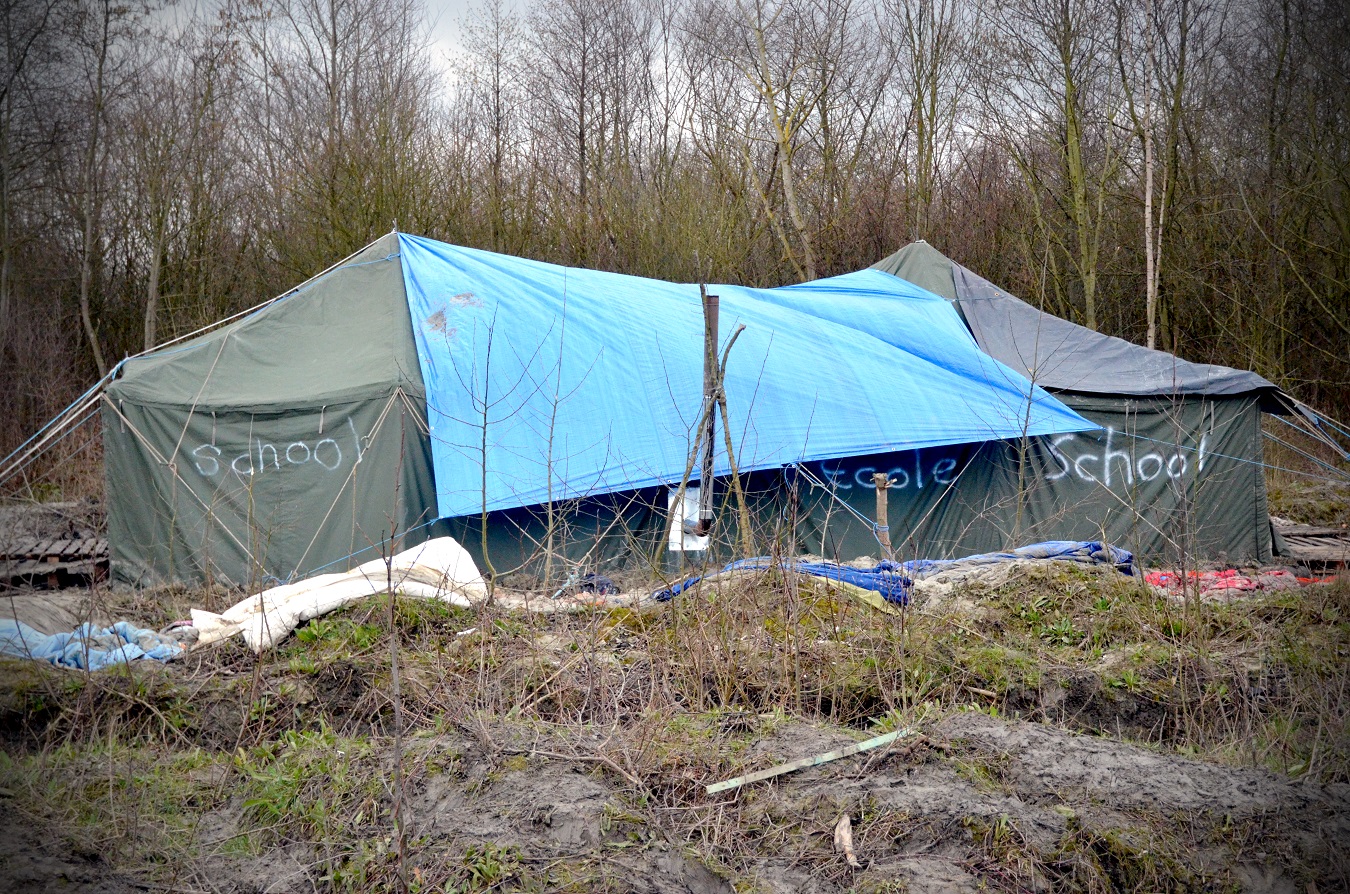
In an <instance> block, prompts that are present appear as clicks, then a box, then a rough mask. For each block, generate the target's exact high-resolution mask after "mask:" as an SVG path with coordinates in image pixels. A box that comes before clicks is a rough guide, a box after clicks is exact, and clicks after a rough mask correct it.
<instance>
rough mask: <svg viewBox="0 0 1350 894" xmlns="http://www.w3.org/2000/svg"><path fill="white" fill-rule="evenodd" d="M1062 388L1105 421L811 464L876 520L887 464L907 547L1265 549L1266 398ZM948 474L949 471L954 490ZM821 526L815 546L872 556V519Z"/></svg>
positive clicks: (897, 536) (819, 514)
mask: <svg viewBox="0 0 1350 894" xmlns="http://www.w3.org/2000/svg"><path fill="white" fill-rule="evenodd" d="M1061 397H1062V398H1063V399H1064V400H1065V402H1066V403H1067V404H1069V405H1070V406H1071V407H1073V408H1074V409H1075V410H1077V411H1078V412H1079V413H1081V414H1082V415H1083V416H1085V417H1087V418H1088V419H1091V420H1092V421H1094V422H1097V423H1098V424H1100V425H1101V426H1103V430H1102V431H1099V432H1088V433H1080V434H1075V435H1059V436H1055V437H1053V438H1031V439H1028V440H1027V441H1026V442H1025V443H1018V442H1015V441H1002V442H989V443H986V444H983V445H979V446H978V447H977V448H966V449H964V450H947V451H922V452H919V453H914V452H910V453H905V454H887V455H883V456H877V457H867V458H862V459H858V460H849V461H842V462H835V463H828V462H827V463H819V464H813V465H812V466H811V467H809V468H810V469H811V471H813V472H815V473H816V475H818V476H819V477H820V478H821V479H822V480H823V481H825V482H826V483H829V484H831V485H832V486H833V487H834V489H835V492H836V493H837V494H838V496H839V497H840V498H841V499H844V500H846V501H847V502H848V503H849V504H850V505H852V506H854V507H855V508H856V509H857V510H858V511H860V512H861V513H863V514H864V515H866V516H868V517H872V516H873V515H874V513H875V507H876V491H875V489H874V488H873V487H872V484H871V475H872V473H873V472H874V471H889V472H890V473H891V476H892V478H895V479H896V480H897V485H895V486H892V488H891V489H890V493H889V494H888V506H889V520H890V528H891V539H892V542H893V543H894V544H895V546H896V549H897V552H898V553H900V554H901V555H902V556H903V557H905V558H913V557H923V558H939V557H954V556H959V555H969V554H973V553H980V552H987V551H991V550H1000V549H1005V548H1008V547H1010V546H1015V545H1021V544H1025V543H1030V542H1035V541H1041V540H1092V539H1101V540H1105V541H1108V542H1110V543H1112V544H1115V545H1117V546H1123V547H1125V548H1127V549H1130V550H1131V551H1133V552H1135V553H1136V554H1137V555H1139V556H1141V557H1143V558H1145V559H1147V560H1150V561H1155V562H1177V561H1183V560H1194V559H1195V558H1197V557H1205V558H1214V559H1219V558H1227V559H1228V560H1231V561H1239V560H1255V561H1268V560H1269V559H1270V557H1271V540H1270V525H1269V523H1268V522H1267V516H1266V493H1265V479H1264V476H1263V474H1262V466H1261V450H1260V448H1261V442H1260V429H1259V423H1260V411H1259V408H1258V403H1257V402H1258V399H1259V398H1258V396H1257V395H1247V396H1241V397H1233V398H1214V399H1211V398H1203V399H1202V398H1186V399H1183V400H1178V401H1171V400H1161V399H1141V400H1131V399H1123V398H1103V397H1095V396H1083V395H1061ZM967 463H968V465H967ZM944 480H947V481H953V482H954V483H952V484H951V485H950V491H949V492H946V493H945V494H944V490H946V486H945V485H943V484H942V482H943V481H944ZM808 493H809V495H808V497H807V499H808V500H809V501H810V506H809V514H810V516H811V518H812V519H813V520H815V522H816V523H817V524H820V523H821V522H823V521H824V520H825V518H826V513H827V512H828V511H829V508H828V504H829V503H830V502H831V501H830V500H828V499H827V498H826V495H825V494H824V493H822V492H821V491H820V489H819V488H811V489H810V491H809V492H808ZM940 497H941V499H939V498H940ZM935 506H936V508H934V507H935ZM921 522H922V523H921ZM822 527H823V534H824V536H822V537H821V538H820V539H819V540H817V541H816V542H815V543H811V542H809V541H808V543H807V544H806V546H807V547H808V548H809V549H811V550H812V551H815V552H820V553H822V554H824V555H827V556H830V557H838V558H840V559H849V558H852V557H854V556H857V555H876V554H877V543H876V540H875V538H874V537H873V535H872V533H871V530H870V528H869V527H868V526H867V525H864V524H862V523H861V522H858V521H857V520H855V519H853V518H851V517H850V516H848V515H847V514H846V513H843V512H840V511H838V510H837V509H836V510H835V511H834V513H833V517H832V518H830V519H829V522H828V525H822Z"/></svg>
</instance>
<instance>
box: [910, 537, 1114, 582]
mask: <svg viewBox="0 0 1350 894" xmlns="http://www.w3.org/2000/svg"><path fill="white" fill-rule="evenodd" d="M1018 559H1055V560H1057V561H1061V562H1078V563H1080V564H1083V565H1113V566H1115V568H1116V570H1117V571H1120V572H1122V573H1124V574H1131V575H1132V574H1134V554H1133V553H1131V552H1130V551H1129V550H1124V549H1121V548H1120V547H1118V546H1111V545H1109V544H1105V543H1102V542H1101V541H1100V540H1047V541H1045V542H1044V543H1033V544H1030V545H1029V546H1019V547H1018V548H1017V549H1014V550H1012V551H1010V552H1006V553H981V554H980V555H978V556H967V557H965V558H964V559H915V560H914V561H912V562H903V563H901V564H902V565H903V567H904V569H905V571H906V572H907V573H908V574H909V575H910V576H911V577H913V578H914V579H915V580H923V579H924V578H926V577H931V576H932V575H934V574H938V573H940V572H943V571H947V570H949V569H950V568H952V567H953V566H955V565H964V566H971V565H995V564H998V563H999V562H1011V561H1015V560H1018Z"/></svg>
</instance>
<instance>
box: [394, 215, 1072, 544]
mask: <svg viewBox="0 0 1350 894" xmlns="http://www.w3.org/2000/svg"><path fill="white" fill-rule="evenodd" d="M399 247H400V248H399V250H400V254H401V256H402V261H403V274H404V280H405V288H406V292H407V296H408V304H409V308H410V310H411V314H412V319H413V321H414V326H413V330H414V333H415V336H416V339H417V347H418V356H419V358H420V360H421V364H422V376H423V380H424V381H425V382H426V391H427V412H428V421H429V424H430V427H431V440H432V456H433V460H434V462H435V469H436V482H437V497H438V503H439V510H440V515H441V516H443V517H450V516H459V515H465V514H470V513H477V512H479V511H482V510H483V509H484V508H486V509H489V510H492V509H504V508H510V507H512V506H525V505H532V504H537V503H542V502H545V501H548V500H560V499H569V498H574V497H580V496H587V495H593V494H598V493H605V492H612V491H620V490H629V489H633V488H639V487H645V486H650V485H655V484H676V483H678V482H679V481H680V478H681V476H682V475H683V474H684V471H685V468H686V465H687V463H688V457H689V454H690V441H691V437H692V433H693V429H694V428H695V426H696V424H697V419H698V415H699V412H700V407H701V404H702V399H703V382H702V368H703V316H702V309H701V303H700V298H699V288H698V286H697V285H687V284H686V285H681V284H676V283H668V282H661V281H657V280H650V279H641V278H638V277H633V276H623V275H620V274H615V273H604V272H599V271H594V270H581V269H573V268H566V267H560V266H557V265H554V264H545V263H540V262H537V261H529V260H524V259H521V258H513V257H507V256H504V255H498V254H493V253H491V252H485V251H478V250H474V249H467V248H459V247H455V246H451V245H446V244H444V243H440V242H434V241H432V240H429V239H421V238H418V237H414V236H408V235H400V236H399ZM709 291H710V292H713V293H715V294H717V295H718V296H719V297H720V299H721V327H720V328H721V335H722V340H723V343H725V340H726V339H727V338H728V337H729V336H730V335H731V334H732V333H733V332H734V331H735V330H736V327H737V326H738V325H741V324H743V325H744V326H745V330H744V332H743V333H742V334H741V335H740V337H739V340H738V341H737V342H736V344H735V347H734V349H733V350H732V351H731V353H730V359H729V363H728V368H727V376H726V382H725V390H726V394H727V400H728V410H729V413H730V419H731V425H730V428H731V435H732V440H733V443H734V444H735V449H736V462H737V466H738V468H739V469H740V470H742V471H750V470H754V469H765V468H776V467H779V466H782V465H784V464H787V463H793V462H801V461H809V460H818V459H832V458H837V457H844V456H861V455H867V454H871V453H879V452H884V451H888V450H904V449H913V448H924V447H932V446H939V445H947V444H957V443H969V442H976V441H987V440H994V439H1000V438H1013V437H1020V436H1022V435H1024V434H1029V435H1038V434H1050V433H1055V432H1069V431H1083V430H1087V429H1093V428H1096V426H1095V425H1094V424H1092V423H1090V422H1087V421H1086V420H1084V419H1083V418H1081V417H1080V416H1078V415H1077V414H1075V413H1074V412H1073V411H1071V410H1069V409H1068V408H1067V407H1065V406H1063V405H1062V404H1060V403H1059V402H1058V401H1056V400H1055V399H1054V398H1052V397H1050V396H1049V395H1048V394H1047V393H1046V392H1044V391H1042V390H1041V389H1039V388H1035V387H1033V386H1032V385H1031V384H1030V383H1029V382H1027V381H1026V379H1025V378H1023V377H1022V376H1021V375H1019V374H1018V373H1016V372H1014V371H1013V370H1011V369H1008V368H1007V367H1005V366H1003V365H1002V364H1000V363H998V362H997V361H995V360H993V359H991V358H990V357H988V356H987V355H985V354H983V353H981V352H980V351H979V349H978V348H977V346H976V344H975V342H974V340H972V339H971V337H970V333H969V332H968V331H967V330H966V327H965V326H964V325H963V324H962V323H961V320H960V317H959V316H958V315H957V313H956V312H955V311H954V310H953V308H952V306H951V305H950V304H949V303H948V302H946V301H943V300H942V299H941V298H939V297H938V296H936V295H933V294H931V293H929V292H926V291H924V290H922V289H919V288H916V287H914V286H913V285H911V284H909V283H906V282H904V281H903V280H900V279H897V278H896V277H894V276H891V275H890V274H887V273H883V272H880V271H875V270H864V271H859V272H857V273H851V274H848V275H846V276H839V277H834V278H833V279H826V280H820V281H817V282H813V283H807V284H803V285H799V286H792V287H789V288H783V289H748V288H743V287H739V286H729V285H717V286H709ZM864 319H865V320H869V321H879V322H881V323H882V325H883V328H884V330H885V331H884V332H881V333H878V334H873V333H870V332H868V331H865V329H863V328H862V327H860V326H859V325H858V323H857V321H858V320H864ZM723 437H724V436H723V432H722V423H721V420H720V419H719V420H718V434H717V437H716V450H717V454H716V462H715V468H716V471H717V473H718V474H723V473H725V472H727V471H729V469H730V464H729V461H728V459H727V456H726V451H725V449H724V440H723ZM485 466H486V468H485ZM485 504H486V505H485Z"/></svg>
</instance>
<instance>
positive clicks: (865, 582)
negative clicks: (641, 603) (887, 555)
mask: <svg viewBox="0 0 1350 894" xmlns="http://www.w3.org/2000/svg"><path fill="white" fill-rule="evenodd" d="M774 567H778V568H782V569H784V570H785V571H795V572H797V573H798V574H809V575H812V576H813V577H823V578H826V579H827V580H836V581H839V582H841V583H845V584H853V585H854V586H858V587H862V588H863V589H864V590H876V591H877V592H878V593H880V594H881V595H882V597H883V598H884V599H885V600H886V601H887V602H894V603H896V604H898V605H904V604H905V602H906V601H907V600H908V599H909V588H910V587H911V586H912V585H913V582H912V581H911V580H910V579H909V578H907V577H905V576H904V574H903V573H902V572H903V570H904V566H903V565H902V564H901V563H899V562H878V563H877V564H876V565H874V566H872V567H871V568H852V567H850V566H848V565H838V564H836V563H834V562H804V561H802V560H800V559H786V560H782V561H775V560H773V559H770V558H767V557H763V556H761V557H759V558H756V559H741V560H740V561H737V562H732V563H731V564H730V565H728V566H726V567H725V568H722V569H720V570H719V571H716V572H714V574H723V573H725V572H728V571H763V570H765V569H768V568H774ZM701 580H703V576H702V575H699V576H697V577H691V578H689V579H688V580H686V581H681V582H680V583H678V584H675V585H674V586H673V587H670V588H669V589H666V590H661V591H660V592H659V593H654V594H652V598H653V599H655V600H656V601H657V602H668V601H670V600H671V599H673V598H674V597H675V596H678V595H679V594H680V593H683V592H684V591H685V590H687V589H689V588H690V587H692V586H693V585H694V584H696V583H698V582H699V581H701Z"/></svg>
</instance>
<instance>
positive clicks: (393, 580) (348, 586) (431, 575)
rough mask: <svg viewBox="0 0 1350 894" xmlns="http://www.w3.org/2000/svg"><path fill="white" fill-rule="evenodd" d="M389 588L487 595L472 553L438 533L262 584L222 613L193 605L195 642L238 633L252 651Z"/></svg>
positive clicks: (468, 599) (417, 593)
mask: <svg viewBox="0 0 1350 894" xmlns="http://www.w3.org/2000/svg"><path fill="white" fill-rule="evenodd" d="M390 588H392V589H393V590H394V591H395V592H397V593H402V594H403V595H405V596H409V597H412V598H414V599H439V600H442V601H445V602H449V603H451V604H452V605H459V606H469V605H472V604H473V601H474V600H476V599H482V598H484V597H485V596H486V595H487V583H486V582H485V581H484V580H483V575H482V574H481V573H480V572H479V571H478V566H476V565H475V564H474V561H473V558H472V557H471V556H470V555H469V554H468V552H467V551H466V550H465V549H464V547H462V546H460V545H459V543H457V542H456V541H455V539H454V538H452V537H437V538H435V539H432V540H428V541H426V542H425V543H422V544H419V545H417V546H415V547H413V548H412V549H408V550H405V551H403V552H401V553H399V554H398V555H396V556H394V557H393V560H392V561H390V562H386V561H385V560H384V559H383V558H380V559H374V560H372V561H370V562H367V563H365V564H364V565H361V566H360V567H358V568H355V569H353V570H351V571H349V572H346V573H345V574H322V575H319V576H318V577H312V578H309V579H308V580H303V581H299V582H297V583H293V584H284V585H282V586H279V587H273V588H271V589H270V590H264V591H263V592H261V593H258V594H256V595H254V596H250V597H249V598H247V599H245V600H243V601H242V602H240V603H238V604H237V605H234V606H231V607H230V608H228V609H226V610H225V611H223V612H221V613H220V614H213V613H212V612H206V611H201V610H199V609H193V610H192V625H193V626H194V627H196V628H197V631H198V639H197V643H198V645H205V644H207V643H212V642H217V641H219V640H222V639H228V638H229V637H231V636H234V635H235V634H237V633H242V634H243V636H244V641H245V642H247V643H248V644H249V646H250V647H251V648H252V649H253V650H254V651H255V652H261V651H262V650H263V649H266V648H268V647H269V646H273V645H275V644H276V643H278V642H280V641H281V640H283V639H285V638H286V637H288V636H290V634H291V631H293V630H295V628H296V627H298V626H299V625H300V624H302V623H304V622H305V621H309V620H312V619H314V618H317V617H320V616H322V615H326V614H328V613H329V612H332V611H336V610H337V609H339V608H342V607H343V606H346V605H349V604H351V603H353V602H356V601H358V600H361V599H365V598H367V597H369V596H373V595H375V594H376V593H383V592H385V591H386V590H388V589H390Z"/></svg>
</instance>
